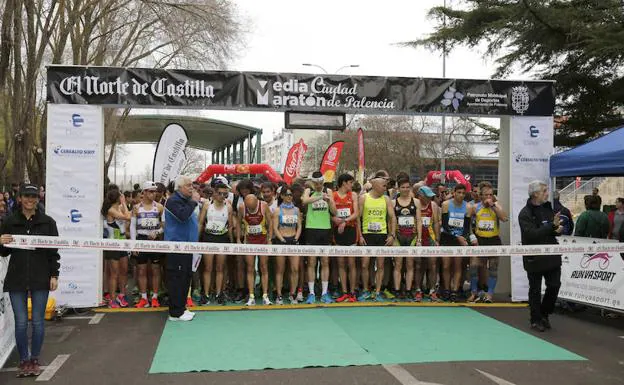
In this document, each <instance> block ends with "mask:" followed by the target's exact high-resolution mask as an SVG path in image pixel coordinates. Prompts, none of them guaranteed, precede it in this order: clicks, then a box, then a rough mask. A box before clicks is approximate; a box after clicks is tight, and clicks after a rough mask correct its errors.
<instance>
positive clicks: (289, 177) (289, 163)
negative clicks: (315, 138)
mask: <svg viewBox="0 0 624 385" xmlns="http://www.w3.org/2000/svg"><path fill="white" fill-rule="evenodd" d="M307 150H308V146H306V144H305V143H304V142H303V139H300V140H299V141H298V142H297V143H295V144H293V145H292V147H291V148H290V150H289V151H288V156H287V157H286V163H284V182H286V183H288V184H291V183H292V181H293V180H294V179H295V178H296V177H297V176H299V169H300V168H301V163H302V162H303V155H305V153H306V151H307Z"/></svg>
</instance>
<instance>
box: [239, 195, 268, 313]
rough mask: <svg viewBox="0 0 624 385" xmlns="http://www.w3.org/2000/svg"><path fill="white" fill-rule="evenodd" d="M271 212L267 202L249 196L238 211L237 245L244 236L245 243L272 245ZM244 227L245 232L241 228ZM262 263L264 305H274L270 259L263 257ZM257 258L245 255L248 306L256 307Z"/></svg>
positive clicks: (261, 258) (261, 278)
mask: <svg viewBox="0 0 624 385" xmlns="http://www.w3.org/2000/svg"><path fill="white" fill-rule="evenodd" d="M271 223H272V222H271V210H269V206H267V204H266V202H262V201H260V200H258V198H257V197H256V196H255V195H253V194H248V195H247V196H246V197H245V199H244V202H243V206H242V207H241V208H240V209H239V211H238V222H237V223H236V226H237V231H236V234H237V239H236V241H237V243H241V239H240V236H241V235H243V236H244V242H245V243H247V244H252V245H266V244H271V238H272V237H273V226H272V225H271ZM241 225H243V226H244V230H242V229H241V228H240V227H241ZM258 260H259V261H260V263H259V265H260V282H261V283H262V304H263V305H272V303H271V301H270V300H269V270H268V261H269V257H268V256H266V255H261V256H259V257H258ZM255 262H256V260H255V256H253V255H245V266H246V272H247V289H248V291H249V298H248V300H247V306H254V305H255V304H256V299H255V296H254V289H255V281H256V269H255Z"/></svg>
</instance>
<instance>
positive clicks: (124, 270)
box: [117, 257, 128, 295]
mask: <svg viewBox="0 0 624 385" xmlns="http://www.w3.org/2000/svg"><path fill="white" fill-rule="evenodd" d="M117 279H118V280H119V281H118V282H119V292H120V293H121V294H123V295H126V286H128V257H121V259H119V278H117Z"/></svg>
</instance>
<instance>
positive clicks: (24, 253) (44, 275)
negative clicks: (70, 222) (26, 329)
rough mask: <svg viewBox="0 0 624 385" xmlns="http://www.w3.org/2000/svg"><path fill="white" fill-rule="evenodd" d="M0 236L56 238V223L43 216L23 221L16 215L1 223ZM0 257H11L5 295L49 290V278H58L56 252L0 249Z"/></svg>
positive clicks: (35, 216) (50, 250)
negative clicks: (15, 292)
mask: <svg viewBox="0 0 624 385" xmlns="http://www.w3.org/2000/svg"><path fill="white" fill-rule="evenodd" d="M0 234H13V235H50V236H57V235H58V230H57V228H56V222H55V221H54V219H52V218H51V217H49V216H47V215H45V214H44V213H43V212H41V211H39V210H36V211H35V215H33V216H32V217H31V218H30V219H26V217H25V216H24V214H22V212H21V211H16V212H14V213H13V214H11V215H10V216H8V217H7V218H5V221H4V222H3V223H2V228H1V229H0ZM0 255H1V256H3V257H7V256H9V255H10V256H11V260H10V261H9V268H8V271H7V274H6V278H5V279H4V291H5V292H8V291H25V290H49V289H50V278H51V277H58V275H59V267H60V263H59V260H60V259H61V257H60V255H59V253H58V249H35V250H26V249H15V248H9V247H4V246H2V245H0Z"/></svg>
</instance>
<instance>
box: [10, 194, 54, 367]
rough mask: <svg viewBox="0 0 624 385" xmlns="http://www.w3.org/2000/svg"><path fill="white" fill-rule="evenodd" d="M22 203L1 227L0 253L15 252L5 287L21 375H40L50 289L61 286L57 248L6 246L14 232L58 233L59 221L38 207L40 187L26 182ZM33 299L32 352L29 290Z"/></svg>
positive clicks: (28, 233) (26, 233)
mask: <svg viewBox="0 0 624 385" xmlns="http://www.w3.org/2000/svg"><path fill="white" fill-rule="evenodd" d="M20 197H21V206H20V210H16V211H15V212H14V213H13V214H12V215H10V216H9V217H7V218H6V220H5V221H4V223H3V224H2V228H1V229H0V234H2V235H0V255H2V256H3V257H7V256H11V259H10V260H9V267H8V270H7V274H6V278H5V280H4V291H5V292H8V293H9V297H10V298H11V306H12V307H13V316H14V319H15V342H16V345H17V350H18V352H19V355H20V364H19V370H18V373H17V376H18V377H25V376H31V375H34V376H38V375H39V374H40V373H41V369H40V368H39V354H40V352H41V346H42V345H43V336H44V317H45V308H46V304H47V301H48V294H49V292H50V291H54V290H56V288H57V286H58V275H59V267H60V264H59V260H60V256H59V254H58V250H57V249H34V250H28V249H17V248H11V247H5V245H7V244H10V243H11V242H13V236H12V235H51V236H57V235H58V230H57V228H56V222H55V221H54V219H52V218H51V217H49V216H47V215H45V214H44V213H43V212H42V211H41V210H39V208H38V204H39V189H38V188H37V187H36V186H33V185H25V186H23V187H22V189H21V190H20ZM29 293H30V297H31V300H32V327H33V332H32V342H31V347H30V354H29V352H28V294H29Z"/></svg>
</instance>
